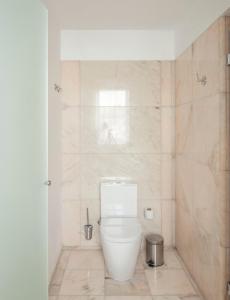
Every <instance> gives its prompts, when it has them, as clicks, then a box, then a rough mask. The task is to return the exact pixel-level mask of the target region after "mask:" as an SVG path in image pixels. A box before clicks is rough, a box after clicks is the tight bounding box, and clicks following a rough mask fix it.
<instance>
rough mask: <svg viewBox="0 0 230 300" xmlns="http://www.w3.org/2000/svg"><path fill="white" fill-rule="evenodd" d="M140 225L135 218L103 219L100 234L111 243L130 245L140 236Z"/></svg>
mask: <svg viewBox="0 0 230 300" xmlns="http://www.w3.org/2000/svg"><path fill="white" fill-rule="evenodd" d="M141 233H142V231H141V225H140V223H139V222H138V220H137V219H136V218H103V219H102V220H101V234H102V236H103V239H104V240H106V241H108V242H112V243H132V242H134V241H135V240H137V239H139V238H140V236H141Z"/></svg>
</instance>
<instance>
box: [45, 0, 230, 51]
mask: <svg viewBox="0 0 230 300" xmlns="http://www.w3.org/2000/svg"><path fill="white" fill-rule="evenodd" d="M43 1H44V2H45V3H46V4H47V6H48V7H49V9H51V10H52V11H53V13H54V14H55V15H56V17H57V19H58V20H59V23H60V27H61V29H71V30H81V29H91V30H115V29H116V30H123V29H126V30H137V29H142V30H174V31H175V36H176V43H179V44H181V45H179V47H178V49H180V50H178V51H181V50H182V48H184V47H185V46H187V44H188V42H192V40H191V39H194V38H195V37H196V36H197V35H198V34H200V33H201V32H202V31H203V30H204V29H206V28H207V27H208V25H210V23H211V22H213V21H214V20H215V19H216V18H217V17H218V16H220V15H221V14H222V13H224V11H225V10H226V9H227V8H228V7H230V0H43ZM181 35H182V36H181ZM176 46H177V45H176ZM178 51H177V52H178Z"/></svg>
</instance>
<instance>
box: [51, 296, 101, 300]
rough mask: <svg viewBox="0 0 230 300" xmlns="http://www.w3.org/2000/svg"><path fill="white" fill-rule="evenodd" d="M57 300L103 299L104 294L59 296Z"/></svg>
mask: <svg viewBox="0 0 230 300" xmlns="http://www.w3.org/2000/svg"><path fill="white" fill-rule="evenodd" d="M57 300H104V296H59V297H58V299H57Z"/></svg>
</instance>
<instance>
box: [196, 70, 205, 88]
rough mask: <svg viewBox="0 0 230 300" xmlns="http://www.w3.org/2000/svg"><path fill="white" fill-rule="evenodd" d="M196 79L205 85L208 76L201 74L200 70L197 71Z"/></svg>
mask: <svg viewBox="0 0 230 300" xmlns="http://www.w3.org/2000/svg"><path fill="white" fill-rule="evenodd" d="M196 81H197V82H198V83H200V84H201V85H203V86H205V85H206V84H207V82H208V80H207V76H206V75H203V76H202V77H200V76H199V74H198V72H196Z"/></svg>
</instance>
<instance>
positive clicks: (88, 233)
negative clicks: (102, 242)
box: [84, 208, 93, 240]
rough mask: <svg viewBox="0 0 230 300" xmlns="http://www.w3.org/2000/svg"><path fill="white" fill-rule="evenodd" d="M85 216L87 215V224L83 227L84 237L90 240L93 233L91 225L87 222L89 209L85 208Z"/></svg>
mask: <svg viewBox="0 0 230 300" xmlns="http://www.w3.org/2000/svg"><path fill="white" fill-rule="evenodd" d="M86 217H87V224H86V225H84V229H85V239H86V240H91V239H92V235H93V225H90V224H89V209H88V208H87V209H86Z"/></svg>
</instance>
